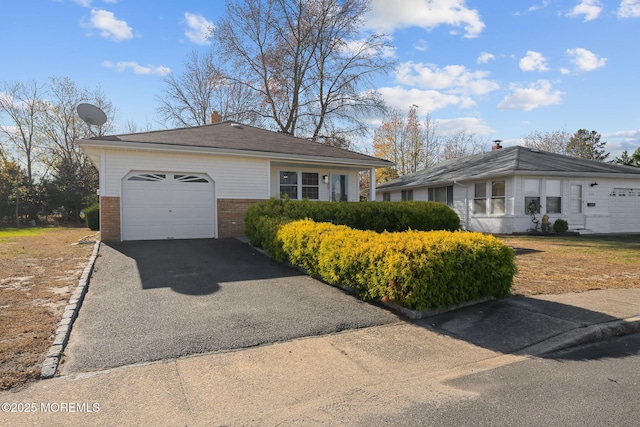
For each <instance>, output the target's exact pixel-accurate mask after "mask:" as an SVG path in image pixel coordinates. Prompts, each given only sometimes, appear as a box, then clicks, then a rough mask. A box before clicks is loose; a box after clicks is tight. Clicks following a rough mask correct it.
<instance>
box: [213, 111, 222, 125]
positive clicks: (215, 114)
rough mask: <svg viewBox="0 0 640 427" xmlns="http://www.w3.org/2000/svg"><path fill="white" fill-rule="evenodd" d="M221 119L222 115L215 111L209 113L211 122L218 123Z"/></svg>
mask: <svg viewBox="0 0 640 427" xmlns="http://www.w3.org/2000/svg"><path fill="white" fill-rule="evenodd" d="M221 121H222V116H221V115H220V113H218V112H217V111H213V112H212V113H211V124H212V125H213V124H216V123H220V122H221Z"/></svg>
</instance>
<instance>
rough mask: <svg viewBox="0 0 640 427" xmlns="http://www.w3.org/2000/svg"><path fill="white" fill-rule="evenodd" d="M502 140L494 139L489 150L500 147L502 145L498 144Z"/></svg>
mask: <svg viewBox="0 0 640 427" xmlns="http://www.w3.org/2000/svg"><path fill="white" fill-rule="evenodd" d="M501 142H502V140H501V139H496V140H495V141H493V143H494V144H493V146H492V147H491V151H496V150H499V149H501V148H502V145H500V143H501Z"/></svg>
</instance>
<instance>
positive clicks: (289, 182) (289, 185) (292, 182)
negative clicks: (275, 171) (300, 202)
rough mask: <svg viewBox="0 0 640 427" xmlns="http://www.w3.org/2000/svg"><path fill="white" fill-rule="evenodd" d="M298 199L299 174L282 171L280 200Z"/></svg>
mask: <svg viewBox="0 0 640 427" xmlns="http://www.w3.org/2000/svg"><path fill="white" fill-rule="evenodd" d="M285 197H289V198H290V199H297V198H298V172H292V171H280V198H281V199H282V198H285Z"/></svg>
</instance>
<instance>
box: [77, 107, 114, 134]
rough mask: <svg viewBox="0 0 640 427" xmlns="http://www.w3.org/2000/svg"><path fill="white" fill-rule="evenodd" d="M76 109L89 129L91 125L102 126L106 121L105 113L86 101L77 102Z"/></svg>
mask: <svg viewBox="0 0 640 427" xmlns="http://www.w3.org/2000/svg"><path fill="white" fill-rule="evenodd" d="M77 110H78V115H79V116H80V118H81V119H82V120H84V122H85V123H86V124H87V125H89V130H91V125H94V126H102V125H103V124H105V123H106V122H107V115H106V114H105V113H104V111H102V110H101V109H100V108H98V107H96V106H95V105H92V104H86V103H83V104H79V105H78V108H77ZM91 133H93V131H91Z"/></svg>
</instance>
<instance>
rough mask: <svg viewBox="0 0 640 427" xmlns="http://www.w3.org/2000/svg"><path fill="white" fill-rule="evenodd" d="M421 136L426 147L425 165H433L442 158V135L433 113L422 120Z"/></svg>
mask: <svg viewBox="0 0 640 427" xmlns="http://www.w3.org/2000/svg"><path fill="white" fill-rule="evenodd" d="M421 136H422V140H423V148H424V167H425V168H427V167H429V166H433V165H435V164H436V163H438V161H439V158H440V145H441V143H440V136H439V134H438V124H437V123H436V122H435V120H433V118H432V117H431V114H427V116H426V117H425V118H424V120H423V121H422V128H421Z"/></svg>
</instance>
